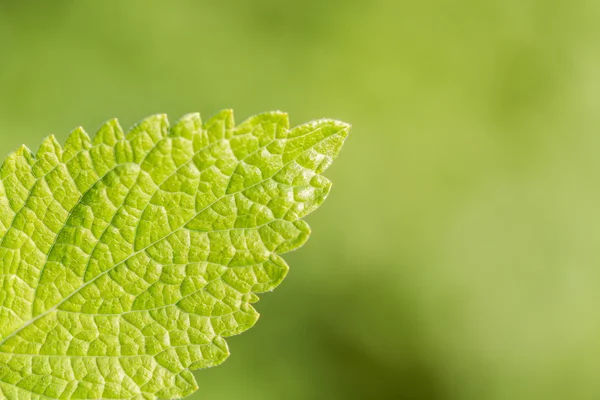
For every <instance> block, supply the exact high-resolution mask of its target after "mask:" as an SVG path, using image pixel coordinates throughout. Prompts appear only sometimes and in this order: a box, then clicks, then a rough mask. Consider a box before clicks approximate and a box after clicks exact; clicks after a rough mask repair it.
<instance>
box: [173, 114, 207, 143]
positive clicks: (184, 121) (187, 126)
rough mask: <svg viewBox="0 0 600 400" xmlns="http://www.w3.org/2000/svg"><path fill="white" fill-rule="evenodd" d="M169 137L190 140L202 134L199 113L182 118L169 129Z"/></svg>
mask: <svg viewBox="0 0 600 400" xmlns="http://www.w3.org/2000/svg"><path fill="white" fill-rule="evenodd" d="M170 133H171V135H172V136H175V137H183V138H186V139H188V140H192V139H193V137H194V136H196V135H200V134H201V133H202V118H201V117H200V113H190V114H185V115H184V116H182V117H181V118H180V119H179V120H178V121H177V122H176V123H175V125H173V126H172V127H171V132H170Z"/></svg>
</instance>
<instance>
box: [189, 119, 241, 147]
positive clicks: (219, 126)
mask: <svg viewBox="0 0 600 400" xmlns="http://www.w3.org/2000/svg"><path fill="white" fill-rule="evenodd" d="M234 128H235V120H234V118H233V110H231V109H226V110H222V111H219V112H218V113H217V114H215V115H214V116H212V117H211V118H210V119H209V120H208V121H206V122H205V123H204V131H203V134H202V135H201V136H196V137H195V138H194V150H195V151H197V150H198V149H200V148H202V147H205V146H207V145H208V144H209V143H213V142H216V141H218V140H221V139H228V138H230V137H231V134H232V132H233V130H234Z"/></svg>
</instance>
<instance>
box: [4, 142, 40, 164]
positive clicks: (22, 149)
mask: <svg viewBox="0 0 600 400" xmlns="http://www.w3.org/2000/svg"><path fill="white" fill-rule="evenodd" d="M11 157H12V158H17V157H19V158H20V157H23V158H24V159H25V160H26V161H27V163H28V164H29V165H33V163H35V156H34V155H33V152H32V151H31V150H30V149H29V147H27V146H25V145H24V144H22V145H20V146H19V147H18V148H17V150H15V151H13V152H12V153H11V154H9V155H8V157H7V158H11Z"/></svg>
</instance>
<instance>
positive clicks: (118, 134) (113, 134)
mask: <svg viewBox="0 0 600 400" xmlns="http://www.w3.org/2000/svg"><path fill="white" fill-rule="evenodd" d="M124 138H125V134H124V133H123V128H121V125H119V121H118V120H117V119H116V118H113V119H109V120H108V121H106V122H105V123H104V124H102V126H101V127H100V129H98V131H97V132H96V134H95V135H94V139H93V144H94V146H98V145H101V144H105V145H107V146H110V147H113V146H114V145H115V144H116V143H117V142H118V141H119V140H123V139H124Z"/></svg>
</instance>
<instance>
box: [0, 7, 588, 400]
mask: <svg viewBox="0 0 600 400" xmlns="http://www.w3.org/2000/svg"><path fill="white" fill-rule="evenodd" d="M599 20H600V3H599V2H598V1H592V0H589V1H586V0H571V1H569V2H567V1H554V0H488V1H485V0H484V1H481V0H458V1H457V0H453V1H450V0H423V1H418V2H417V1H413V2H407V1H401V0H370V1H358V0H327V1H326V0H304V1H274V0H256V1H236V2H233V1H232V2H228V1H220V2H206V1H192V0H178V1H170V2H166V1H151V0H143V1H142V0H130V1H117V0H109V1H102V2H100V1H64V0H55V1H39V2H34V1H17V0H14V1H10V0H9V1H7V0H0V136H1V143H0V151H1V152H2V153H8V152H9V151H11V150H13V149H15V148H16V147H17V146H18V145H19V144H21V143H25V144H27V145H29V146H30V147H32V148H34V149H35V148H36V146H37V144H38V143H40V141H41V139H42V138H43V137H44V136H46V135H48V134H50V133H54V134H56V135H57V136H58V137H59V138H60V139H62V140H64V138H65V137H66V135H67V133H68V132H69V131H70V130H71V129H72V128H74V127H75V126H77V125H83V126H84V127H85V128H86V129H87V130H88V131H89V132H93V131H94V129H95V128H96V127H98V126H99V125H100V124H101V123H102V122H103V121H104V120H106V119H108V118H110V117H119V119H120V121H121V123H122V125H123V126H130V125H132V124H133V123H135V122H136V121H137V120H139V119H141V118H142V117H144V116H146V115H148V114H152V113H156V112H166V113H169V115H170V116H171V120H175V119H176V118H177V117H178V116H180V115H182V114H184V113H187V112H191V111H200V112H201V113H202V115H203V116H204V118H205V119H206V118H208V117H209V116H210V115H212V114H213V113H215V112H217V111H218V110H220V109H223V108H234V109H235V110H236V116H237V120H238V121H241V120H243V119H245V118H246V117H248V116H250V115H252V114H255V113H258V112H261V111H268V110H274V109H281V110H284V111H287V112H289V113H290V115H291V119H292V124H300V123H303V122H305V121H308V120H310V119H314V118H319V117H331V118H337V119H341V120H343V121H346V122H350V123H352V124H353V130H352V133H351V137H350V139H349V140H348V141H347V143H346V146H345V148H344V151H343V152H342V154H341V156H340V158H339V160H338V161H337V162H336V164H335V165H334V166H333V167H332V169H331V170H330V172H329V174H328V176H329V177H330V178H331V179H332V180H333V181H334V189H333V191H332V193H331V195H330V198H329V200H328V201H327V202H326V204H325V205H324V206H323V208H322V209H320V210H319V211H318V212H316V213H315V214H314V215H312V216H311V217H310V218H309V222H310V223H311V225H312V228H313V235H312V239H311V240H310V241H309V242H308V244H307V245H306V246H305V247H304V248H303V249H301V250H300V251H298V252H295V253H292V254H289V255H288V257H287V260H288V261H289V263H290V264H291V266H292V269H291V271H290V274H289V276H288V278H287V279H286V281H285V282H284V284H283V285H282V286H281V287H280V288H279V289H278V290H277V291H275V292H274V293H272V294H268V295H265V296H264V297H263V299H262V300H261V302H260V303H258V305H257V308H258V310H259V311H260V312H261V313H262V318H261V320H260V321H259V323H258V324H257V325H256V327H254V328H253V329H252V330H250V331H248V332H247V333H245V334H244V335H242V336H239V337H235V338H231V339H230V340H229V343H230V347H231V350H232V355H231V357H230V358H229V360H228V361H227V362H226V363H225V364H223V365H221V366H219V367H217V368H213V369H210V370H206V371H199V373H198V374H197V377H198V381H199V385H200V390H199V392H198V393H197V394H195V395H194V396H192V399H211V400H226V399H249V400H254V399H261V400H270V399H273V400H274V399H289V400H300V399H302V400H304V399H344V400H353V399H409V400H458V399H461V400H463V399H464V400H501V399H502V400H505V399H509V400H520V399H524V400H525V399H527V400H532V399H545V400H546V399H573V400H580V399H581V400H588V399H590V400H591V399H598V398H600V379H599V374H600V312H598V311H597V309H598V306H599V305H600V246H598V244H599V242H600V207H599V204H600V157H599V156H598V155H599V154H600V73H599V72H598V71H600V25H599V24H598V21H599Z"/></svg>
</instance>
